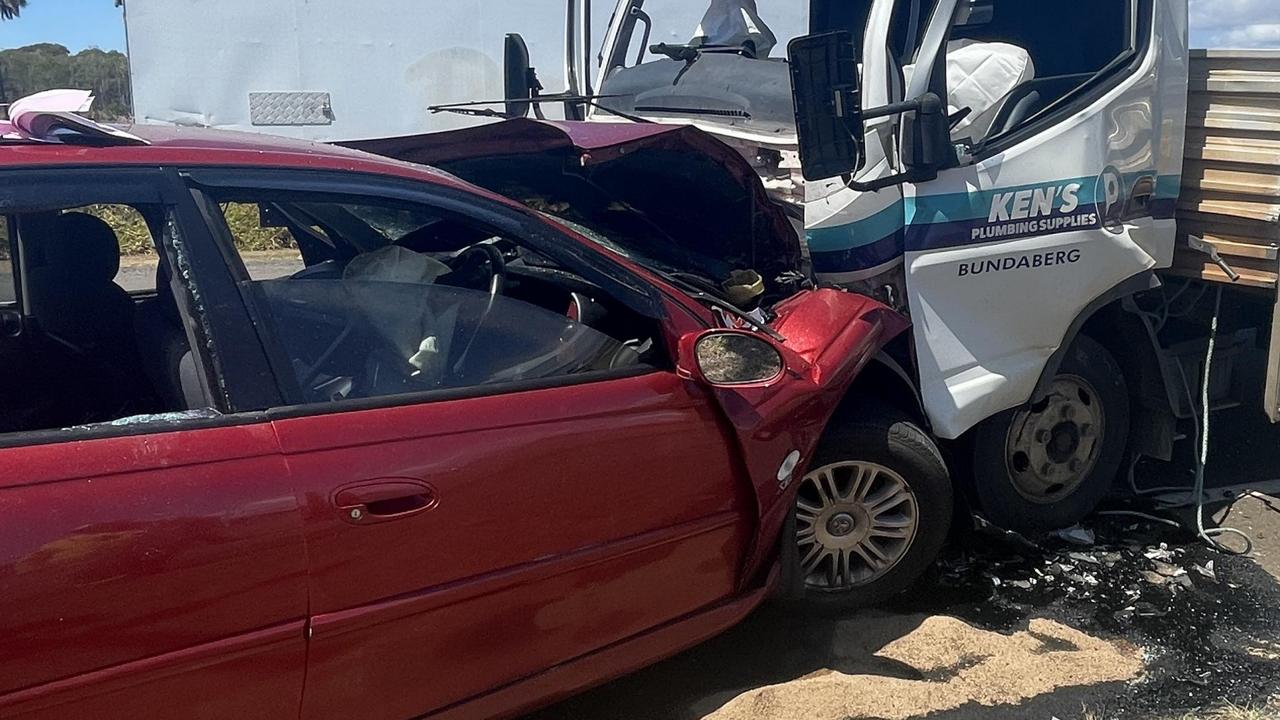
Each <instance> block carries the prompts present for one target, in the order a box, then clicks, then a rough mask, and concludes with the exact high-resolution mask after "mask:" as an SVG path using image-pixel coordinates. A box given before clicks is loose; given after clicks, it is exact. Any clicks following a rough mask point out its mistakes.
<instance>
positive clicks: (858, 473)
mask: <svg viewBox="0 0 1280 720" xmlns="http://www.w3.org/2000/svg"><path fill="white" fill-rule="evenodd" d="M919 527H920V505H919V503H918V502H917V500H916V495H915V492H914V491H913V490H912V489H911V485H910V484H908V483H907V481H906V480H905V479H903V477H902V476H901V475H899V474H898V473H896V472H894V471H893V470H891V469H889V468H887V467H885V466H883V465H879V464H876V463H870V462H856V461H854V462H842V463H835V464H832V465H826V466H824V467H821V468H818V469H817V470H814V471H812V472H810V473H809V474H808V475H805V477H804V479H803V480H802V481H801V483H800V489H799V494H798V496H797V498H796V543H797V545H798V547H799V558H800V572H801V574H803V576H804V582H805V586H806V587H809V588H814V589H817V590H821V591H828V592H843V591H847V590H852V589H854V588H858V587H862V586H865V585H868V584H870V583H873V582H875V581H876V580H879V579H880V578H881V577H884V575H885V574H886V573H888V572H889V571H891V570H893V569H894V568H895V567H897V566H898V564H899V563H901V562H902V559H903V558H904V557H906V555H907V552H908V551H910V550H911V545H912V543H913V542H914V541H915V538H916V534H917V532H918V530H919Z"/></svg>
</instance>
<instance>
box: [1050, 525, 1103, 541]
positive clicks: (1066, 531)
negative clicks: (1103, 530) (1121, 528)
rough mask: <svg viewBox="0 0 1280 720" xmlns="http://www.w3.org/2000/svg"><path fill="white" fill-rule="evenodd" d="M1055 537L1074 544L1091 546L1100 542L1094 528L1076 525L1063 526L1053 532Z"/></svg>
mask: <svg viewBox="0 0 1280 720" xmlns="http://www.w3.org/2000/svg"><path fill="white" fill-rule="evenodd" d="M1053 535H1054V537H1056V538H1058V539H1059V540H1062V541H1064V542H1069V543H1071V544H1072V545H1085V546H1091V545H1093V544H1095V543H1096V542H1098V536H1097V534H1095V533H1094V532H1093V531H1092V530H1090V529H1088V528H1086V527H1081V526H1080V525H1076V526H1074V527H1069V528H1063V529H1061V530H1058V531H1057V532H1055V533H1053Z"/></svg>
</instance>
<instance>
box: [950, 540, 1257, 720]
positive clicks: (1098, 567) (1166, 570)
mask: <svg viewBox="0 0 1280 720" xmlns="http://www.w3.org/2000/svg"><path fill="white" fill-rule="evenodd" d="M1080 529H1081V530H1084V528H1080ZM1071 530H1073V531H1074V530H1076V529H1075V528H1073V529H1071ZM1090 530H1091V532H1090V533H1089V534H1091V535H1092V536H1093V543H1092V544H1091V545H1090V546H1089V548H1088V550H1082V549H1081V544H1080V543H1079V542H1078V540H1079V539H1082V538H1084V537H1085V536H1086V533H1075V532H1072V533H1067V534H1064V532H1063V531H1059V532H1057V533H1052V534H1050V535H1049V536H1048V537H1047V538H1046V539H1044V540H1043V541H1042V542H1041V543H1040V545H1039V553H1038V554H1037V553H1033V552H1030V551H1029V550H1028V548H1027V547H1026V546H1025V545H1024V544H1023V543H1021V542H1013V543H1010V542H1007V541H1006V538H1005V537H1004V536H1003V535H1001V534H999V533H993V532H990V531H987V530H986V529H985V528H983V526H982V525H981V524H979V525H978V532H977V533H976V535H975V537H974V538H973V539H972V540H971V541H970V542H967V543H964V544H963V545H962V546H961V547H960V548H959V549H956V550H953V551H952V553H951V555H950V556H949V557H947V558H945V559H944V560H943V562H942V564H941V570H940V578H939V583H940V585H942V586H943V587H945V588H951V589H952V590H953V591H954V592H955V593H957V594H958V595H963V596H966V597H969V596H970V595H971V593H970V591H969V590H967V588H975V587H979V586H980V587H983V588H986V589H987V590H986V593H987V594H988V597H987V598H985V599H984V600H982V601H978V598H976V597H973V598H972V599H971V600H970V603H969V604H965V603H963V602H961V601H959V600H957V599H956V598H951V599H950V600H949V601H944V602H947V604H948V605H950V606H951V607H950V608H949V609H948V612H951V613H952V614H955V615H957V616H958V617H961V618H963V619H968V620H971V621H977V622H980V623H983V624H985V626H987V627H1001V626H1002V624H1003V627H1004V628H1005V629H1006V630H1013V629H1015V628H1017V627H1018V625H1019V624H1020V623H1022V622H1024V620H1023V619H1022V618H1024V617H1025V612H1024V611H1023V609H1024V608H1035V609H1036V610H1035V612H1036V613H1037V614H1038V615H1047V616H1049V617H1060V618H1061V619H1063V620H1064V621H1066V622H1067V623H1068V624H1069V625H1071V626H1072V627H1075V628H1077V629H1080V630H1083V631H1086V632H1090V633H1096V634H1099V635H1100V636H1106V635H1111V636H1113V637H1126V638H1129V639H1130V640H1132V641H1134V642H1137V643H1138V644H1140V645H1141V646H1142V647H1143V649H1144V651H1146V652H1147V653H1148V655H1149V667H1148V674H1147V677H1146V678H1145V679H1144V680H1143V681H1142V683H1140V684H1139V685H1138V686H1137V688H1138V690H1137V691H1136V692H1135V693H1133V694H1132V696H1130V697H1129V699H1128V700H1127V701H1126V702H1128V703H1129V704H1130V705H1132V708H1131V709H1130V710H1128V711H1127V712H1126V711H1123V710H1116V711H1115V713H1114V716H1115V717H1147V715H1144V714H1143V712H1145V711H1146V710H1149V709H1152V708H1156V707H1160V708H1162V709H1168V708H1169V707H1174V708H1177V707H1178V705H1177V704H1176V703H1178V702H1184V703H1185V706H1186V707H1190V708H1195V707H1203V703H1204V702H1206V701H1207V700H1214V701H1217V702H1245V703H1248V702H1254V701H1259V700H1266V699H1268V698H1269V697H1270V695H1271V694H1272V693H1274V692H1275V690H1276V688H1277V687H1280V652H1277V656H1278V657H1277V658H1276V659H1270V658H1269V654H1268V652H1267V651H1266V650H1265V648H1269V647H1272V645H1271V643H1272V642H1273V641H1275V639H1277V638H1280V587H1278V586H1277V585H1276V583H1275V582H1274V581H1273V580H1271V578H1270V577H1269V576H1267V575H1266V574H1265V573H1264V572H1263V571H1262V570H1261V569H1259V568H1258V567H1257V565H1256V564H1254V563H1252V562H1251V561H1249V560H1248V559H1244V558H1233V557H1229V556H1224V555H1220V554H1218V553H1215V552H1213V551H1212V550H1211V549H1209V548H1207V547H1205V546H1202V545H1199V544H1196V543H1194V542H1190V541H1188V540H1187V539H1186V538H1183V537H1180V536H1178V534H1177V533H1176V532H1174V531H1171V530H1168V529H1165V528H1164V526H1160V525H1154V524H1153V525H1145V524H1143V523H1132V522H1124V523H1121V522H1115V521H1112V520H1110V519H1107V520H1102V519H1100V520H1099V521H1098V522H1097V524H1096V526H1095V527H1094V528H1092V529H1090ZM1092 531H1096V532H1092ZM1179 542H1185V543H1186V544H1179ZM975 576H976V577H980V578H982V580H983V582H981V583H975V582H974V580H975ZM1254 576H1257V577H1254ZM1245 587H1247V588H1249V590H1250V592H1247V593H1241V592H1237V590H1239V589H1241V588H1245ZM1259 648H1263V650H1261V651H1260V650H1259ZM1277 650H1278V651H1280V648H1277ZM1170 703H1174V704H1173V705H1170ZM1111 716H1112V715H1110V714H1109V715H1108V717H1111Z"/></svg>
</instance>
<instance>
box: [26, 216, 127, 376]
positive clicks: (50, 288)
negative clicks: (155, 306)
mask: <svg viewBox="0 0 1280 720" xmlns="http://www.w3.org/2000/svg"><path fill="white" fill-rule="evenodd" d="M23 230H24V233H23V250H24V252H25V253H26V258H27V259H26V262H25V265H26V267H27V268H28V277H27V280H28V283H27V284H28V291H29V293H30V296H31V305H32V308H31V309H32V314H33V315H34V316H35V317H36V319H37V321H38V323H39V326H40V328H41V330H42V331H43V332H44V334H46V335H48V336H51V337H53V338H54V339H56V340H58V341H61V343H64V344H67V345H70V346H72V347H73V348H74V349H76V350H78V351H80V352H81V353H82V354H86V355H97V356H99V357H102V358H104V359H105V360H108V361H116V362H121V361H127V360H129V359H131V358H130V357H129V356H130V355H131V354H132V353H131V352H130V350H131V349H132V348H133V347H134V343H133V300H132V299H131V298H130V297H129V294H128V293H126V292H125V291H124V290H123V289H122V288H121V287H120V286H119V285H116V283H115V278H116V274H117V273H118V272H119V270H120V241H119V239H117V237H116V233H115V231H114V230H112V229H111V226H110V225H108V224H107V223H106V222H105V221H103V220H102V219H100V218H97V217H94V216H93V215H89V214H88V213H83V212H68V213H62V214H59V215H46V216H38V217H30V218H27V219H26V220H25V222H24V226H23Z"/></svg>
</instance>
